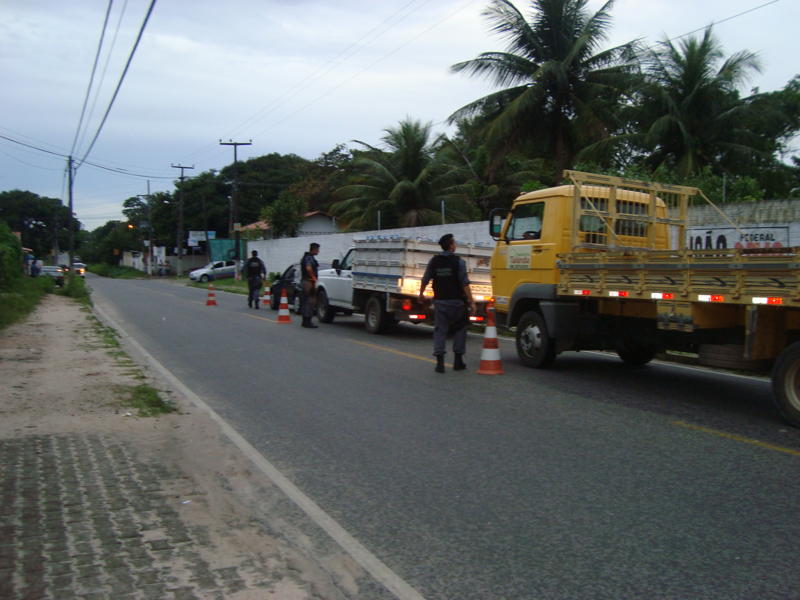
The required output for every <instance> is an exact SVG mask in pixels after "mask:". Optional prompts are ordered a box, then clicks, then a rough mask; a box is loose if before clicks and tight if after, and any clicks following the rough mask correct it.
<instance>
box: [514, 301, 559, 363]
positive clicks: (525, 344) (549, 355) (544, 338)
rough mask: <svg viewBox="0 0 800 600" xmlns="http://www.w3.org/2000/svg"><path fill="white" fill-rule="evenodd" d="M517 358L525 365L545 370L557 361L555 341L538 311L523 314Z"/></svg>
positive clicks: (518, 326)
mask: <svg viewBox="0 0 800 600" xmlns="http://www.w3.org/2000/svg"><path fill="white" fill-rule="evenodd" d="M517 356H519V360H520V362H521V363H522V364H523V365H525V366H526V367H533V368H535V369H545V368H547V367H549V366H550V365H552V364H553V361H554V360H555V359H556V344H555V340H554V339H553V338H551V337H550V333H549V332H548V331H547V323H546V322H545V320H544V317H543V316H542V315H540V314H539V313H538V312H536V311H533V310H532V311H528V312H526V313H525V314H523V315H522V317H521V318H520V320H519V323H518V324H517Z"/></svg>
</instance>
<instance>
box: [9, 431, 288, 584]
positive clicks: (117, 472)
mask: <svg viewBox="0 0 800 600" xmlns="http://www.w3.org/2000/svg"><path fill="white" fill-rule="evenodd" d="M176 477H177V478H180V477H181V475H180V474H177V473H172V472H170V471H169V470H168V469H167V468H165V467H164V466H162V465H161V464H160V463H157V462H147V461H143V460H141V459H138V458H137V457H136V456H135V454H134V452H133V450H132V448H131V446H130V445H127V444H126V443H124V442H123V441H120V440H118V439H115V437H113V436H110V435H95V434H67V435H47V436H41V435H29V436H24V437H19V438H16V439H0V598H3V599H4V600H16V599H20V600H21V599H35V598H47V599H58V600H62V599H65V598H85V599H98V600H99V599H106V598H114V599H115V600H127V599H150V598H152V599H167V598H174V599H176V600H177V599H180V600H184V599H185V600H188V599H195V598H198V599H206V598H209V599H217V598H220V599H221V598H226V597H229V595H230V594H233V593H235V592H239V591H242V590H247V589H261V590H262V592H261V594H259V595H258V596H255V595H254V596H252V597H253V598H256V597H258V598H267V597H273V596H272V594H268V593H267V591H266V590H267V589H269V587H270V585H271V583H274V582H275V581H276V579H279V578H280V576H278V577H273V576H271V574H270V573H269V572H268V570H267V569H266V568H265V567H264V566H263V565H262V564H256V562H255V561H252V560H251V561H248V560H244V561H241V562H240V563H239V564H238V565H236V566H228V567H222V568H215V567H214V565H213V564H212V562H213V561H212V559H213V553H214V548H213V547H212V546H211V544H210V541H209V539H208V535H207V532H206V531H205V530H204V528H203V527H201V526H189V525H187V524H186V523H185V522H184V520H183V519H182V518H181V514H180V507H181V505H182V503H186V502H191V500H186V499H180V498H175V497H171V496H168V495H166V494H165V492H164V489H165V487H167V485H166V484H168V483H169V482H171V481H174V479H175V478H176Z"/></svg>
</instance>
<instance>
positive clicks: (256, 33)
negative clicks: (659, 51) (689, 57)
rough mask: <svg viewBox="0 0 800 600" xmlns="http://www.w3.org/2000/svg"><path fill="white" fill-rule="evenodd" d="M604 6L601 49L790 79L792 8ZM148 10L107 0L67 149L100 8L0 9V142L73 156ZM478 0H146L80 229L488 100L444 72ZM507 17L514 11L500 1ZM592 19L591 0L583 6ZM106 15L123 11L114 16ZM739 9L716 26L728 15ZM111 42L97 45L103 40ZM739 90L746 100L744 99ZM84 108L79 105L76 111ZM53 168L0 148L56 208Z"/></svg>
mask: <svg viewBox="0 0 800 600" xmlns="http://www.w3.org/2000/svg"><path fill="white" fill-rule="evenodd" d="M768 1H769V0H617V2H616V4H615V5H614V9H613V12H612V14H613V18H614V23H613V29H612V32H611V38H610V39H609V46H611V45H615V44H619V43H622V42H625V41H629V40H631V39H635V38H641V39H642V40H643V41H644V42H645V43H647V44H653V43H656V42H658V41H659V40H663V39H665V38H666V37H669V38H672V37H675V36H679V35H681V34H684V33H687V32H690V31H692V30H695V29H698V28H702V27H704V26H706V25H708V24H709V23H711V22H717V23H718V24H717V25H716V26H715V32H716V34H717V36H718V37H719V38H720V40H721V41H722V43H723V46H724V48H725V52H726V55H727V54H731V53H733V52H736V51H739V50H743V49H747V50H751V51H755V52H757V53H759V55H760V57H761V60H762V63H763V66H764V70H763V73H762V74H760V75H756V76H755V77H754V78H753V79H752V80H751V81H750V83H749V86H748V88H749V87H755V86H757V87H759V88H760V89H761V90H762V91H770V90H776V89H780V88H782V87H783V86H784V85H785V84H786V83H787V82H788V81H789V80H790V79H791V78H792V77H793V76H794V75H795V74H797V73H798V72H800V67H799V66H798V58H797V57H798V56H800V36H798V33H797V24H798V23H800V0H777V1H773V2H772V3H770V4H768V5H767V6H763V7H761V8H757V7H759V6H761V5H764V4H767V2H768ZM149 4H150V0H127V1H126V0H116V2H114V5H113V8H112V11H111V14H110V18H109V26H108V29H107V32H106V38H105V45H104V50H103V52H102V53H101V57H100V62H99V66H98V69H97V75H96V80H95V88H97V83H98V82H102V83H101V85H100V86H99V92H98V93H97V95H95V94H94V93H93V95H92V96H91V97H90V101H89V103H88V105H89V106H88V108H87V116H88V115H90V116H88V118H87V119H85V123H84V126H83V127H82V129H81V131H82V132H83V133H82V135H81V136H78V142H77V144H76V147H75V149H73V139H74V138H75V136H76V131H77V128H78V122H79V118H80V115H81V107H82V106H83V102H84V97H85V95H86V88H87V86H88V84H89V77H90V74H91V71H92V65H93V63H94V59H95V53H96V52H97V46H98V41H99V38H100V33H101V30H102V24H103V20H104V16H105V14H106V8H107V1H106V0H71V1H70V2H63V1H62V0H0V81H2V87H3V92H2V95H0V135H2V136H5V137H9V138H13V139H15V140H18V141H21V142H24V143H27V144H30V145H33V146H37V147H39V148H44V149H47V150H49V151H51V152H55V153H57V154H62V155H66V154H69V153H70V152H72V153H73V155H74V156H75V158H76V159H79V158H82V157H83V156H84V154H85V152H86V151H87V149H88V147H89V143H90V141H91V139H92V137H93V136H94V135H95V132H96V131H97V128H98V126H99V123H100V120H101V118H102V116H103V113H104V112H105V111H106V108H107V106H108V103H109V101H110V98H111V95H112V93H113V91H114V88H115V87H116V85H117V82H118V80H119V78H120V75H121V73H122V70H123V68H124V65H125V62H126V60H127V58H128V55H129V52H130V49H131V47H132V46H133V43H134V40H135V39H136V35H137V33H138V31H139V28H140V26H141V23H142V20H143V19H144V16H145V14H146V12H147V8H148V6H149ZM486 5H487V2H486V0H472V1H470V0H371V1H367V0H337V1H336V2H333V1H330V0H328V1H324V0H229V1H227V2H220V1H219V0H171V1H170V0H159V2H157V3H156V6H155V9H154V10H153V13H152V16H151V17H150V21H149V23H148V25H147V28H146V30H145V33H144V35H143V37H142V40H141V43H140V45H139V48H138V50H137V53H136V55H135V57H134V59H133V62H132V63H131V66H130V69H129V71H128V74H127V77H126V79H125V81H124V83H123V84H122V87H121V90H120V92H119V95H118V97H117V99H116V102H115V104H114V106H113V108H112V109H111V112H110V115H109V117H108V120H107V122H106V124H105V127H104V128H103V130H102V132H101V134H100V136H99V138H98V141H97V143H96V144H95V146H94V148H93V149H92V151H91V153H90V154H89V156H88V159H87V160H88V161H90V162H93V163H96V164H98V165H102V166H105V167H110V168H113V169H123V170H126V171H127V172H129V173H135V174H138V175H144V177H135V176H131V175H122V174H117V173H112V172H109V171H104V170H101V169H98V168H96V167H92V166H89V165H88V164H86V165H83V166H81V167H80V168H79V169H78V172H77V178H76V182H75V188H74V189H75V195H74V198H75V211H76V213H77V215H78V218H79V219H80V220H81V221H82V222H83V224H84V227H85V228H87V229H94V228H95V227H98V226H100V225H102V224H103V223H105V222H106V221H108V220H110V219H118V218H121V213H120V208H121V205H122V202H123V201H124V200H125V199H126V198H128V197H131V196H134V195H136V194H144V193H146V192H147V180H148V177H149V178H150V186H151V190H152V191H154V192H155V191H162V190H172V189H174V188H173V182H174V179H175V178H177V176H178V174H179V173H178V171H177V169H173V168H171V165H172V164H183V165H187V166H192V165H193V166H194V167H195V168H194V170H193V171H187V175H192V174H197V173H200V172H202V171H207V170H209V169H220V168H222V167H224V166H225V165H227V164H229V163H231V162H232V160H233V151H232V149H231V148H230V147H228V146H224V147H223V146H220V145H219V143H218V142H219V139H220V138H221V139H223V140H225V141H227V140H229V139H232V140H234V141H248V140H250V139H252V141H253V145H252V146H246V147H241V148H239V159H240V160H241V159H247V158H250V157H253V156H260V155H263V154H268V153H270V152H280V153H295V154H298V155H300V156H303V157H305V158H309V159H313V158H316V157H317V156H319V155H320V154H322V153H323V152H327V151H328V150H330V149H332V148H333V147H334V146H335V145H336V144H338V143H348V142H350V141H351V140H353V139H359V140H363V141H366V142H368V143H372V144H379V141H380V138H381V136H382V131H383V129H385V128H387V127H391V126H394V125H396V124H397V123H398V122H399V121H400V120H401V119H403V118H405V117H406V116H410V117H413V118H415V119H420V120H422V121H431V122H433V123H434V124H435V127H434V129H435V131H436V132H444V131H445V130H446V125H445V123H444V122H445V120H446V119H447V117H448V116H449V115H450V114H451V113H452V112H453V111H454V110H456V109H458V108H459V107H461V106H463V105H464V104H467V103H468V102H470V101H472V100H474V99H476V98H479V97H481V96H483V95H485V94H486V93H488V92H490V91H492V88H491V87H489V86H488V85H487V84H486V83H485V82H483V81H479V80H473V79H469V78H467V77H466V76H465V75H456V74H451V73H450V72H449V67H450V65H452V64H454V63H456V62H459V61H463V60H467V59H471V58H474V57H476V56H477V55H478V54H479V53H480V52H485V51H492V50H505V47H504V45H503V41H502V40H500V39H499V38H497V37H495V36H493V35H491V34H490V33H489V31H488V25H487V22H486V20H485V19H484V18H483V17H482V16H481V11H482V10H483V9H484V8H485V6H486ZM516 5H517V6H518V7H519V8H521V9H522V10H523V11H524V12H527V9H528V7H529V5H530V3H529V2H527V1H524V0H518V1H517V2H516ZM589 5H590V7H591V8H592V9H594V10H596V9H597V8H599V7H600V6H601V5H602V2H601V1H600V0H590V2H589ZM123 8H124V12H123ZM751 9H757V10H753V11H752V12H749V13H747V14H744V15H742V16H739V17H736V18H733V19H731V20H729V21H726V22H723V23H719V22H720V21H722V20H723V19H726V18H729V17H732V16H734V15H736V14H738V13H742V12H744V11H748V10H751ZM112 42H114V45H113V47H112V45H111V44H112ZM744 91H745V92H747V91H748V90H747V89H746V90H744ZM92 107H94V111H93V112H91V109H92ZM65 164H66V161H65V160H64V159H63V158H61V157H59V156H55V155H50V154H45V153H42V152H39V151H37V150H33V149H30V148H26V147H23V146H20V145H18V144H15V143H13V142H11V141H8V140H5V139H0V191H6V190H13V189H23V190H29V191H31V192H34V193H36V194H39V195H42V196H49V197H55V198H64V199H65V198H66V192H65V189H66V178H65Z"/></svg>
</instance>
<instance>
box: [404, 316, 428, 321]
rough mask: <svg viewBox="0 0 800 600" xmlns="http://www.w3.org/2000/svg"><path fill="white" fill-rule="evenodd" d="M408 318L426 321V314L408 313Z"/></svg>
mask: <svg viewBox="0 0 800 600" xmlns="http://www.w3.org/2000/svg"><path fill="white" fill-rule="evenodd" d="M408 318H409V319H414V320H423V321H424V320H425V315H408Z"/></svg>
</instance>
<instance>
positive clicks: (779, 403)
mask: <svg viewBox="0 0 800 600" xmlns="http://www.w3.org/2000/svg"><path fill="white" fill-rule="evenodd" d="M772 400H773V402H774V403H775V407H776V408H777V409H778V412H779V413H781V416H782V417H783V418H784V419H786V421H787V422H788V423H791V424H792V425H794V426H795V427H800V342H795V343H794V344H792V345H791V346H789V347H787V348H785V349H784V350H783V352H781V353H780V354H779V355H778V359H777V360H776V361H775V366H774V367H773V369H772Z"/></svg>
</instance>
